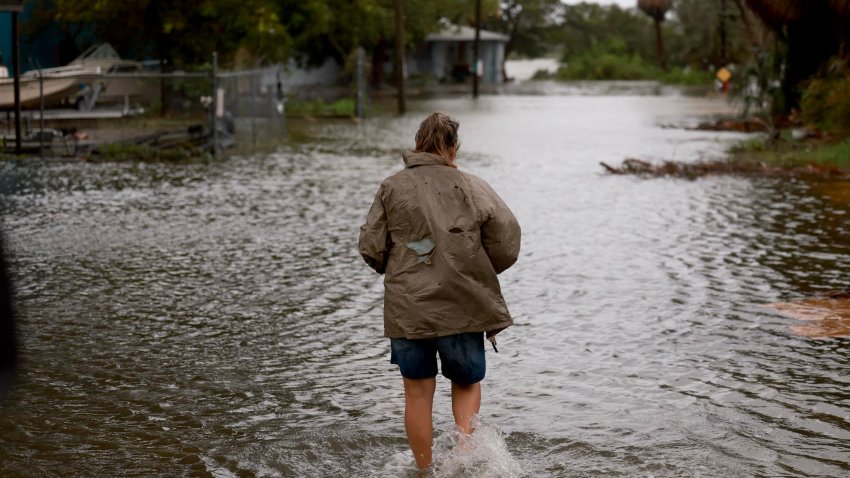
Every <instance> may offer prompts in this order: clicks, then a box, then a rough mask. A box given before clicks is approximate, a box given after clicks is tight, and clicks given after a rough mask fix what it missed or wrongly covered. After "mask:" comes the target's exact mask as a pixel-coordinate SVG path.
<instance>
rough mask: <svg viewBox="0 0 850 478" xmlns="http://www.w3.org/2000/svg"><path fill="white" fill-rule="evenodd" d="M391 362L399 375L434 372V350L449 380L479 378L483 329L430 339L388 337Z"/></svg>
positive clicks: (482, 368)
mask: <svg viewBox="0 0 850 478" xmlns="http://www.w3.org/2000/svg"><path fill="white" fill-rule="evenodd" d="M390 348H391V350H392V352H391V354H390V363H393V364H397V365H398V367H399V370H400V371H401V375H402V377H405V378H412V379H417V378H431V377H436V376H437V354H438V353H439V354H440V366H441V368H442V369H443V375H444V376H445V377H446V378H448V379H449V380H451V381H452V382H455V383H459V384H463V385H470V384H473V383H477V382H480V381H481V380H482V379H483V378H484V374H485V373H486V371H487V364H486V363H485V361H484V332H468V333H463V334H455V335H447V336H445V337H436V338H432V339H390Z"/></svg>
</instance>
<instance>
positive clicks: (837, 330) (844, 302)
mask: <svg viewBox="0 0 850 478" xmlns="http://www.w3.org/2000/svg"><path fill="white" fill-rule="evenodd" d="M767 307H769V308H771V309H773V310H776V311H778V312H780V313H782V314H783V315H786V316H788V317H791V318H794V319H797V320H805V321H807V322H810V323H808V324H805V325H792V326H791V331H792V332H794V333H795V334H797V335H801V336H803V337H809V338H813V339H823V338H829V337H846V336H850V294H847V293H843V292H840V293H833V294H828V295H826V296H825V297H822V298H817V299H806V300H800V301H795V302H778V303H775V304H768V305H767Z"/></svg>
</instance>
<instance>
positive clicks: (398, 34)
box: [395, 0, 406, 115]
mask: <svg viewBox="0 0 850 478" xmlns="http://www.w3.org/2000/svg"><path fill="white" fill-rule="evenodd" d="M395 87H396V91H397V94H398V114H400V115H403V114H404V111H405V109H406V108H405V104H404V0H395Z"/></svg>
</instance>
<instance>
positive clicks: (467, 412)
mask: <svg viewBox="0 0 850 478" xmlns="http://www.w3.org/2000/svg"><path fill="white" fill-rule="evenodd" d="M480 409H481V382H478V383H473V384H472V385H461V384H459V383H454V382H452V413H454V416H455V424H456V425H457V427H458V429H460V431H461V432H463V433H465V434H467V435H470V434H472V432H474V431H475V429H474V428H472V417H473V416H474V415H477V414H478V411H479V410H480Z"/></svg>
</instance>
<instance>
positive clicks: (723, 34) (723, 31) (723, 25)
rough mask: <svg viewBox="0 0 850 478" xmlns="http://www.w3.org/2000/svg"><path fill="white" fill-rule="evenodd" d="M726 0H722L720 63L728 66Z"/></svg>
mask: <svg viewBox="0 0 850 478" xmlns="http://www.w3.org/2000/svg"><path fill="white" fill-rule="evenodd" d="M726 43H727V38H726V0H720V63H721V66H726V63H727V61H726Z"/></svg>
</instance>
